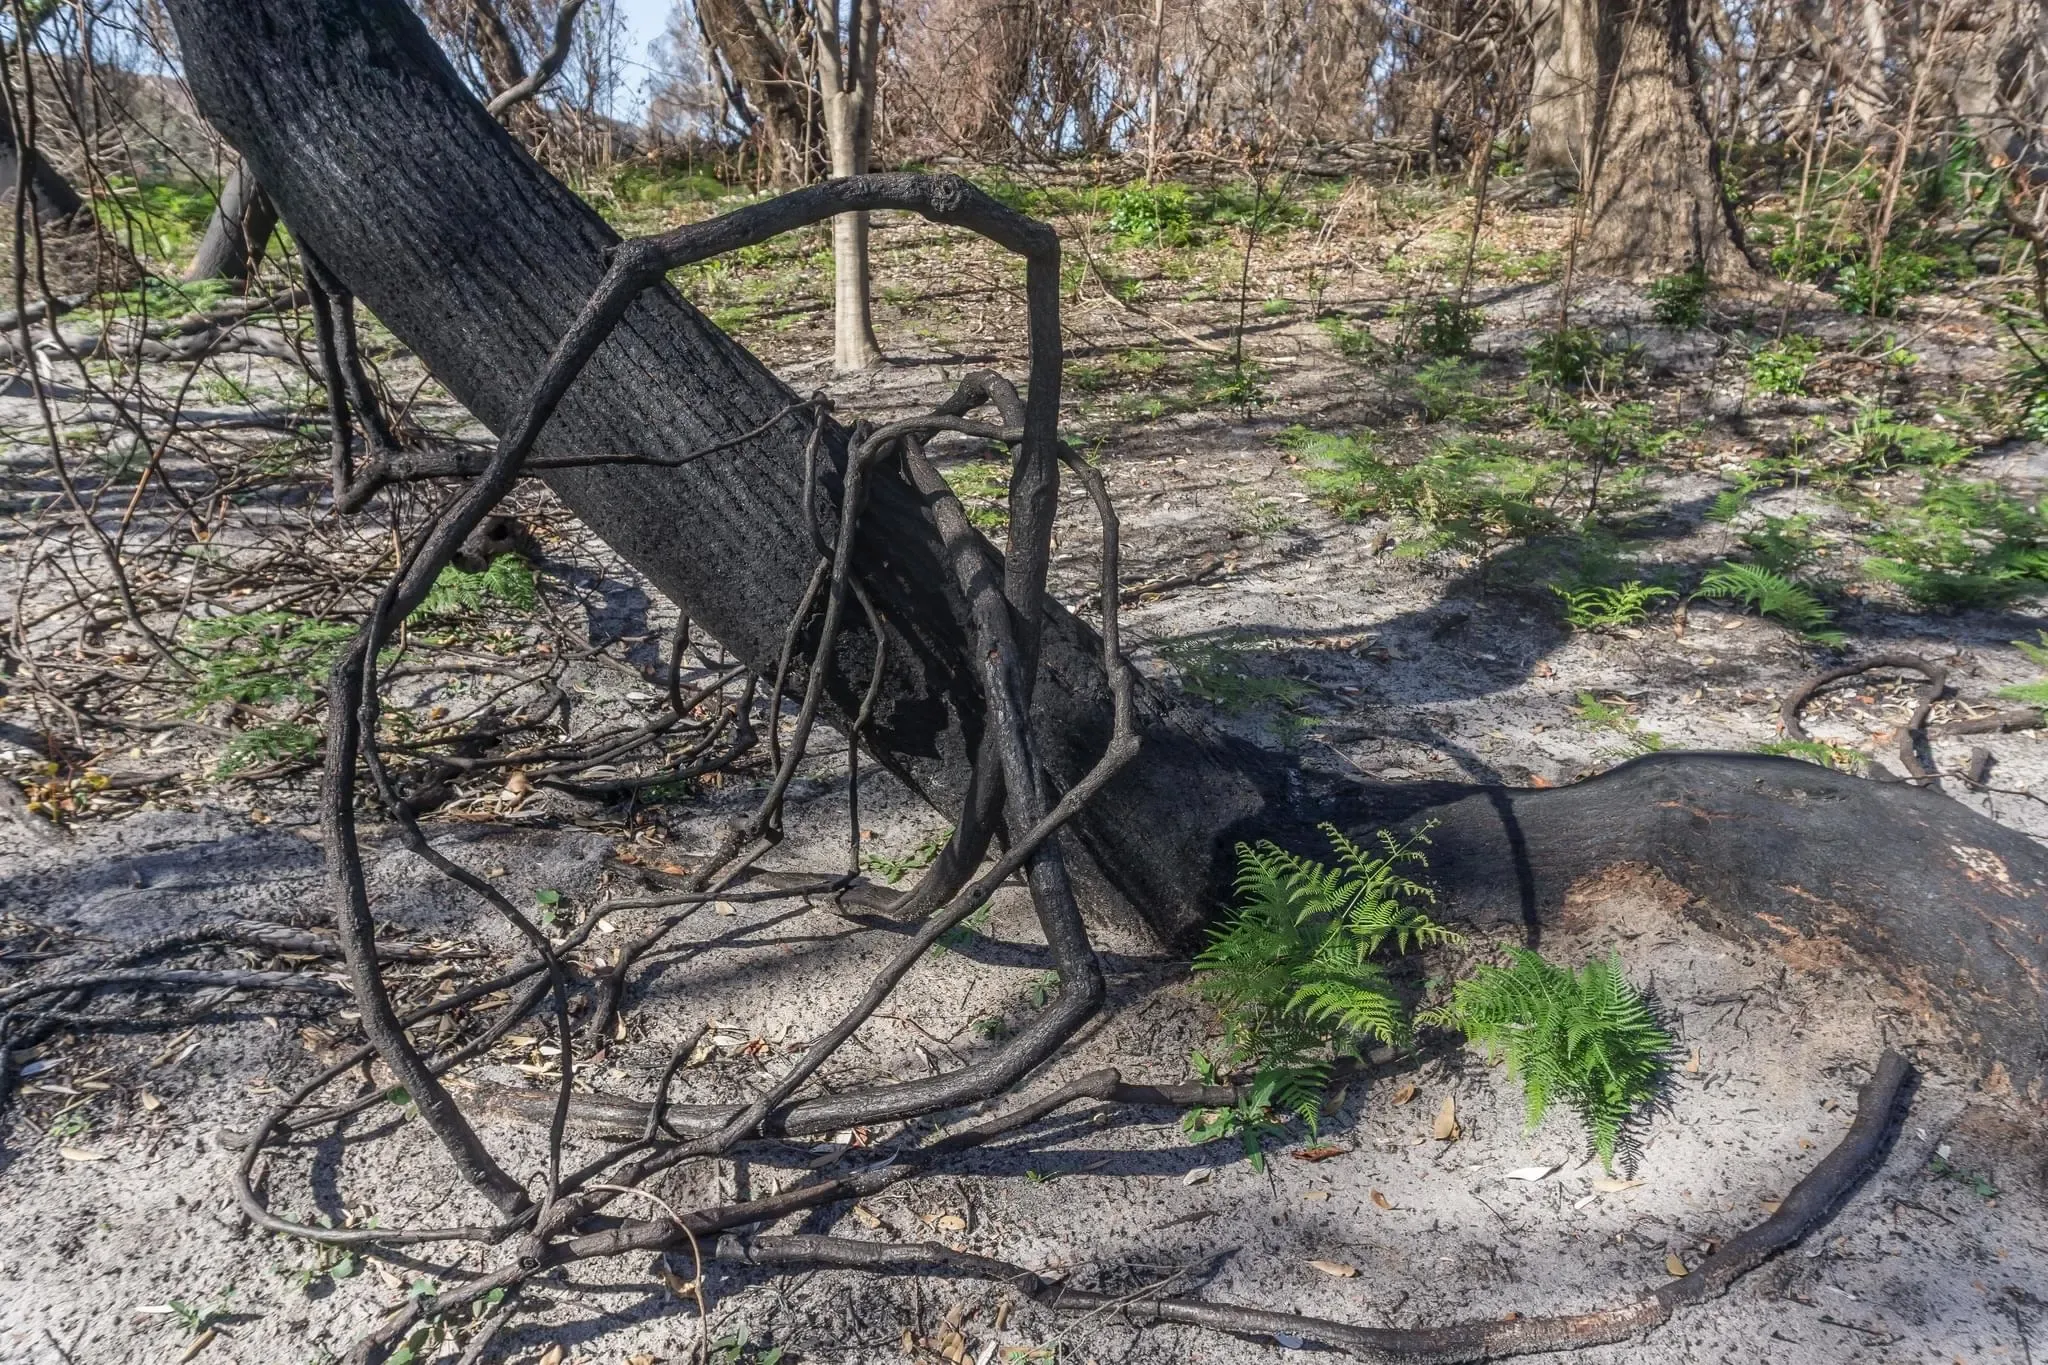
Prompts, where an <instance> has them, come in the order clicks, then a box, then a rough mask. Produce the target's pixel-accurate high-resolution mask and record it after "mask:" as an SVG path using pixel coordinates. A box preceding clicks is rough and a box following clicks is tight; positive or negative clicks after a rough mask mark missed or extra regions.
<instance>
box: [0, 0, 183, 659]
mask: <svg viewBox="0 0 2048 1365" xmlns="http://www.w3.org/2000/svg"><path fill="white" fill-rule="evenodd" d="M14 12H15V14H14V17H15V23H16V25H17V30H16V31H17V32H26V31H27V29H26V27H25V21H24V16H23V14H22V10H21V4H20V0H15V5H14ZM16 47H17V49H18V50H19V51H20V55H21V58H22V81H23V101H24V104H25V105H26V108H25V109H17V108H16V107H15V104H14V89H13V85H12V83H11V82H8V81H5V80H0V108H4V109H5V111H6V113H7V117H8V118H9V119H10V120H11V122H12V126H13V130H14V153H15V157H14V159H15V173H14V315H15V318H16V319H17V323H16V325H17V327H18V335H19V337H20V346H21V354H22V358H23V360H24V361H25V362H26V364H25V366H24V368H25V369H26V370H27V372H28V379H29V386H30V388H31V389H32V390H33V392H34V393H35V397H36V409H37V412H38V413H39V414H40V416H41V418H42V424H43V435H44V437H45V438H46V439H47V440H48V441H49V443H50V467H51V469H52V470H53V471H54V472H55V473H56V476H57V483H58V486H59V487H60V488H61V489H62V490H63V492H64V499H65V501H66V502H68V503H69V504H70V506H71V510H72V511H73V512H74V513H76V514H77V516H78V518H79V520H80V521H81V522H82V523H83V524H84V526H85V530H86V533H87V534H88V535H90V536H91V537H92V539H93V542H94V543H95V544H96V545H97V546H98V547H99V550H100V556H101V558H102V559H104V560H105V561H106V565H107V569H108V572H109V573H110V574H111V575H112V577H113V580H114V593H115V596H116V597H117V598H118V599H119V601H120V603H121V611H122V614H123V615H124V616H126V617H127V619H128V624H129V626H130V628H132V629H133V630H134V631H135V633H136V634H138V635H140V636H141V637H142V640H143V643H144V644H146V645H148V646H149V650H150V652H151V653H152V654H155V655H156V656H157V657H158V658H159V659H161V660H163V661H164V663H165V664H167V665H168V666H169V667H170V669H171V671H172V672H173V673H175V674H177V675H178V676H179V677H181V678H190V677H191V676H192V673H191V670H190V669H188V668H186V667H185V664H184V661H183V660H181V659H179V658H178V656H177V654H176V653H175V652H173V651H172V649H171V647H170V646H169V645H167V644H165V643H164V641H163V639H162V638H161V637H159V636H158V635H157V633H156V632H155V631H154V630H152V629H150V626H149V623H148V622H146V621H144V620H143V619H142V609H141V608H140V607H139V606H137V605H136V602H135V591H134V588H133V587H132V586H131V585H130V584H129V582H128V575H127V573H126V571H124V570H123V569H122V567H121V555H120V551H119V550H117V549H116V548H115V546H114V542H113V540H112V538H110V537H109V536H108V535H107V533H106V530H105V529H104V528H103V527H101V525H100V524H99V520H98V518H96V517H95V516H94V515H93V513H92V511H91V509H90V508H88V507H87V506H86V504H85V502H84V500H83V499H82V498H80V497H79V495H78V486H77V484H76V483H75V482H74V481H73V479H72V477H71V468H70V466H69V464H67V463H66V461H65V459H64V442H63V438H62V437H61V436H60V435H59V434H58V431H57V417H56V414H55V413H54V412H53V411H52V410H51V407H50V395H49V391H48V389H46V388H45V387H44V385H43V374H42V370H41V369H40V368H39V367H38V366H37V365H36V359H35V351H34V349H33V345H32V342H31V340H30V337H29V323H28V240H29V235H30V234H29V229H30V226H31V224H34V222H35V219H34V217H33V215H31V214H30V213H29V212H28V206H29V202H30V198H31V196H30V192H29V190H30V187H29V178H30V176H29V169H30V165H31V163H32V161H33V158H34V153H35V131H36V105H35V81H34V77H33V76H32V74H31V72H30V68H31V66H32V63H31V62H30V61H29V58H28V54H27V50H26V48H24V47H22V46H21V45H20V44H16ZM34 235H35V240H36V243H37V254H38V259H40V258H41V243H42V231H41V228H40V226H39V225H38V226H37V227H36V228H35V234H34ZM47 292H48V291H47V290H46V291H45V294H46V296H47ZM49 322H50V329H51V332H52V334H53V335H54V334H55V332H56V319H55V318H54V317H52V318H50V319H49Z"/></svg>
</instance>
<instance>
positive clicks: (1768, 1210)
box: [1757, 1199, 1784, 1215]
mask: <svg viewBox="0 0 2048 1365" xmlns="http://www.w3.org/2000/svg"><path fill="white" fill-rule="evenodd" d="M1757 1203H1758V1204H1759V1205H1761V1206H1762V1208H1763V1211H1764V1213H1765V1214H1766V1215H1769V1214H1774V1213H1776V1212H1777V1211H1778V1207H1779V1205H1781V1204H1783V1203H1784V1201H1783V1200H1782V1199H1759V1200H1758V1201H1757Z"/></svg>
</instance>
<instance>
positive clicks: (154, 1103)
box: [142, 1090, 164, 1113]
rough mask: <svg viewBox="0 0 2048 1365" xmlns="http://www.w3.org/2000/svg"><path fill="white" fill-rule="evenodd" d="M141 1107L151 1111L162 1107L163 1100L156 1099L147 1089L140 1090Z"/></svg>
mask: <svg viewBox="0 0 2048 1365" xmlns="http://www.w3.org/2000/svg"><path fill="white" fill-rule="evenodd" d="M142 1107H143V1108H144V1109H147V1110H150V1111H151V1112H152V1113H153V1112H155V1111H156V1110H158V1109H161V1108H163V1107H164V1102H163V1101H162V1100H160V1099H158V1098H157V1097H156V1096H154V1095H152V1094H150V1093H149V1092H148V1091H147V1090H145V1091H143V1092H142Z"/></svg>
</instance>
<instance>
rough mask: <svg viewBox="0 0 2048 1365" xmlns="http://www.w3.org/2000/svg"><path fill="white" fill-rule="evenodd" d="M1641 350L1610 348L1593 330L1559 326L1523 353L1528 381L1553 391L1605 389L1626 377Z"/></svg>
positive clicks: (1627, 347) (1626, 347)
mask: <svg viewBox="0 0 2048 1365" xmlns="http://www.w3.org/2000/svg"><path fill="white" fill-rule="evenodd" d="M1640 354H1641V348H1639V347H1635V346H1610V345H1608V343H1607V339H1606V338H1605V337H1604V336H1602V335H1601V334H1600V331H1599V329H1598V328H1595V327H1559V328H1557V329H1555V330H1553V331H1550V332H1547V333H1545V334H1544V335H1543V336H1541V337H1539V338H1538V339H1537V341H1536V342H1535V344H1534V345H1532V346H1530V347H1529V349H1528V350H1527V351H1526V352H1524V355H1525V356H1526V358H1527V359H1528V362H1529V378H1530V379H1531V380H1532V381H1534V382H1535V383H1537V384H1541V385H1547V386H1549V387H1551V388H1555V389H1606V388H1612V387H1614V386H1615V385H1618V384H1620V383H1622V382H1623V381H1624V380H1626V379H1627V378H1628V374H1629V371H1630V369H1631V368H1633V367H1634V365H1635V364H1636V362H1637V360H1638V359H1639V358H1640Z"/></svg>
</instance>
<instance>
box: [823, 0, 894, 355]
mask: <svg viewBox="0 0 2048 1365" xmlns="http://www.w3.org/2000/svg"><path fill="white" fill-rule="evenodd" d="M811 37H812V42H813V44H814V47H815V51H816V54H817V56H816V63H817V72H818V87H819V91H820V95H821V99H820V104H821V106H822V107H823V110H824V115H825V140H826V142H827V144H828V145H829V146H830V148H831V152H832V174H834V175H836V176H845V175H866V174H867V172H868V154H869V148H870V146H871V144H872V143H873V141H874V115H875V68H876V63H877V58H878V54H879V53H880V51H881V45H882V5H881V0H845V3H844V5H843V14H842V3H841V0H823V3H822V4H820V5H819V6H818V7H817V8H816V9H815V10H814V11H813V12H812V15H811ZM869 292H870V286H869V279H868V215H867V214H866V212H864V211H863V212H859V213H842V214H840V215H839V216H838V217H836V218H834V219H833V220H832V367H833V368H834V369H836V370H842V371H845V370H869V369H873V368H874V367H875V366H877V365H879V364H881V363H882V348H881V347H880V346H879V345H877V344H876V342H875V328H874V321H873V318H872V309H871V307H870V302H869Z"/></svg>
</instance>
